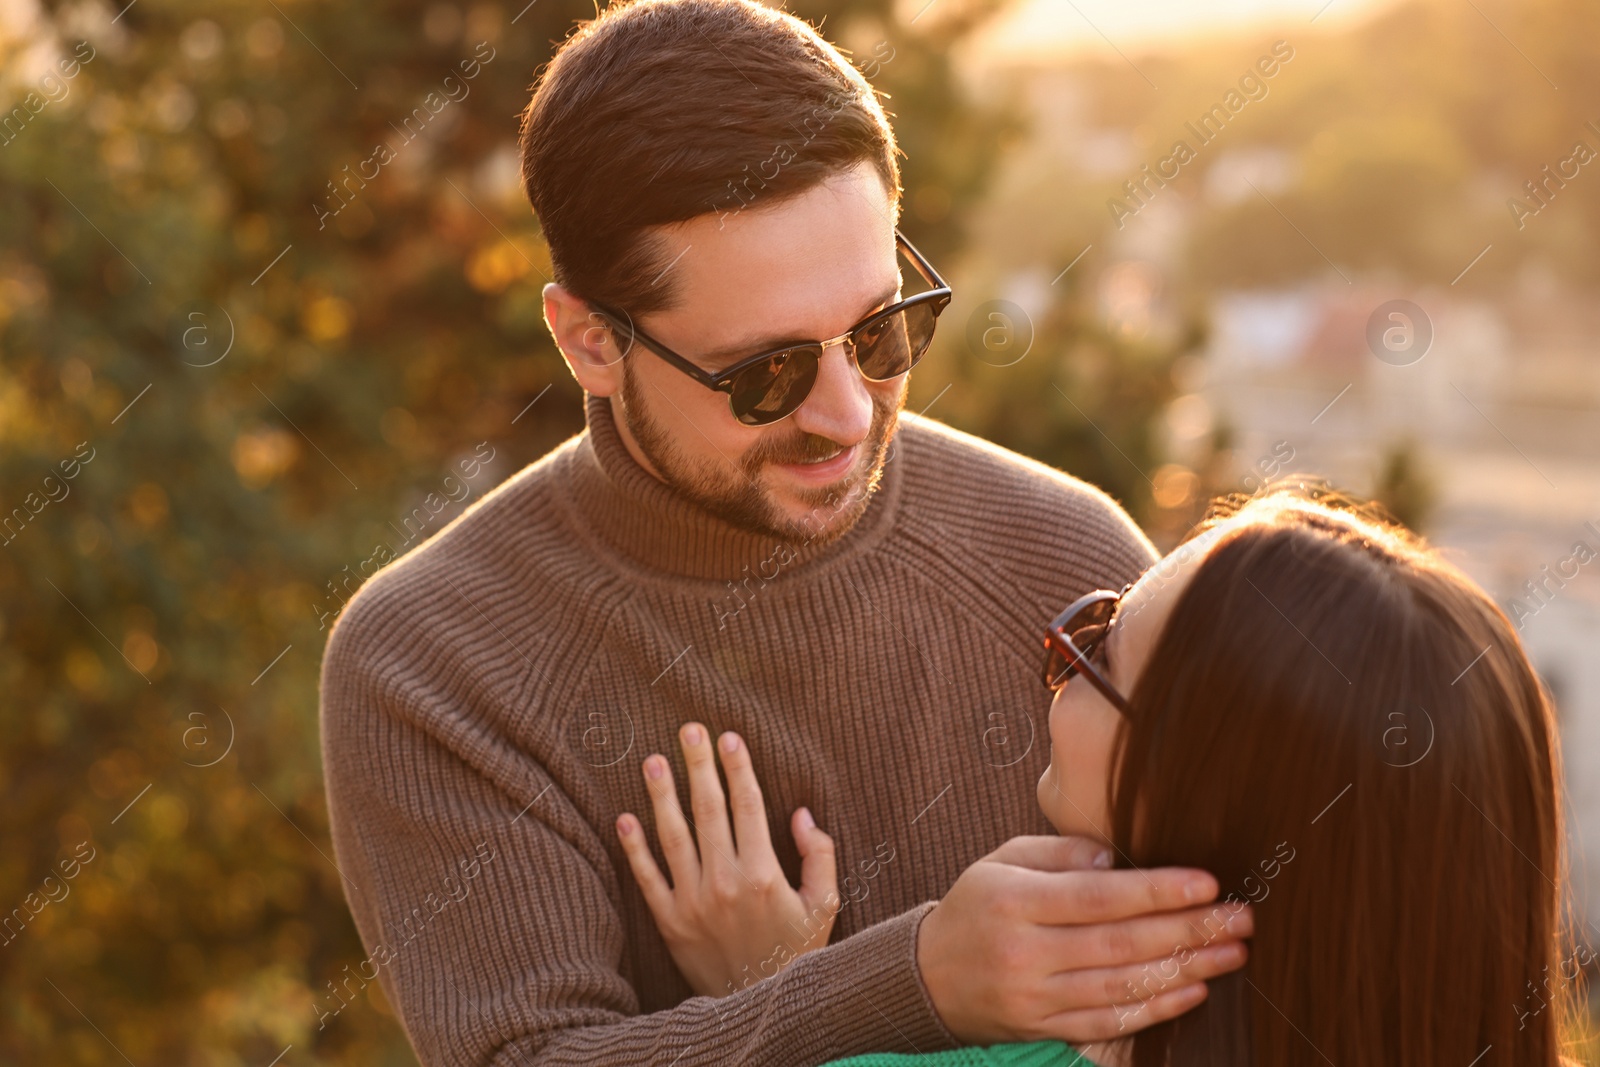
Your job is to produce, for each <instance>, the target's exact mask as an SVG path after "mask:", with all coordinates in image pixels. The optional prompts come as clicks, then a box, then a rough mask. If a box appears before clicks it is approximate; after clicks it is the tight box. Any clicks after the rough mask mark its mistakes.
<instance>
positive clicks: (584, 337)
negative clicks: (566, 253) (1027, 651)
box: [544, 282, 622, 396]
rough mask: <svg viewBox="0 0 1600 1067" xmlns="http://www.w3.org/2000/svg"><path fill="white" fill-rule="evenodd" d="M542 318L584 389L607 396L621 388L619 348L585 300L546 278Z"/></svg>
mask: <svg viewBox="0 0 1600 1067" xmlns="http://www.w3.org/2000/svg"><path fill="white" fill-rule="evenodd" d="M544 321H545V325H546V326H548V327H550V336H552V337H554V338H555V342H556V347H557V348H559V349H561V355H562V358H564V359H565V360H566V361H567V368H568V369H569V370H571V371H572V376H573V377H574V378H576V379H577V380H578V384H579V385H581V386H582V387H583V389H584V391H585V392H587V393H592V394H594V395H595V396H610V395H611V394H613V393H615V392H616V391H617V390H619V389H621V388H622V360H621V354H622V349H621V348H620V347H619V346H618V344H617V339H616V336H615V335H614V334H613V333H612V331H611V329H610V328H609V327H608V326H607V325H606V324H605V322H604V320H602V319H601V318H600V316H599V315H598V314H596V313H595V311H594V309H593V308H591V307H590V306H589V304H588V302H587V301H585V300H583V299H581V298H580V297H578V296H577V295H576V294H574V293H573V292H572V291H571V290H569V289H567V288H566V287H564V286H562V285H560V284H559V283H557V282H549V283H548V284H546V285H545V287H544Z"/></svg>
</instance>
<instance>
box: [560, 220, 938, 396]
mask: <svg viewBox="0 0 1600 1067" xmlns="http://www.w3.org/2000/svg"><path fill="white" fill-rule="evenodd" d="M894 239H895V243H896V245H898V246H899V247H900V248H902V249H904V250H905V252H906V255H907V256H908V257H909V258H910V259H911V262H912V263H913V264H914V265H915V266H916V268H917V272H918V273H919V274H921V275H922V277H923V279H924V280H926V281H927V283H928V284H929V285H932V286H933V287H934V288H932V289H930V290H928V291H927V292H925V293H918V294H917V295H916V296H912V297H908V298H907V299H905V300H901V301H899V302H898V303H894V304H890V305H889V306H888V307H886V308H883V309H882V310H879V311H875V312H873V313H872V314H871V315H868V316H867V317H866V318H864V319H862V320H861V321H860V322H858V323H856V324H855V325H854V326H852V327H850V329H848V330H846V331H845V332H844V333H842V334H840V335H839V336H838V337H830V338H828V339H827V340H826V341H797V342H794V343H792V344H785V345H783V346H781V347H778V348H774V349H771V350H770V351H766V352H761V353H758V354H757V355H753V356H749V357H748V358H745V359H741V360H739V361H737V362H736V363H734V364H733V365H732V366H730V367H729V368H728V369H727V370H724V371H722V372H721V373H718V374H712V373H711V372H709V371H707V370H704V369H703V368H701V367H700V366H698V365H697V364H695V363H693V362H691V361H690V360H689V359H687V358H686V357H684V356H681V355H679V354H678V353H676V352H674V351H673V350H672V349H670V348H668V347H667V346H666V345H664V344H662V343H661V342H660V341H657V340H656V339H655V338H653V337H651V336H650V335H649V334H647V333H645V332H644V331H643V330H641V329H639V327H637V326H635V325H634V324H633V319H632V318H631V317H630V316H629V315H628V314H627V313H626V312H624V311H622V310H620V309H618V308H613V307H610V306H608V305H605V304H601V303H598V302H597V301H593V300H591V301H589V306H590V307H592V308H593V309H594V310H595V313H596V314H597V315H599V316H600V318H601V319H602V320H603V321H604V322H606V323H607V325H609V326H610V327H611V328H612V329H613V330H616V331H618V332H619V333H620V334H621V335H622V336H623V337H624V338H625V343H624V346H623V354H624V355H626V354H627V350H628V349H629V348H631V347H632V343H633V339H634V338H638V340H639V341H640V343H642V344H643V345H644V346H645V347H646V348H648V349H650V350H651V351H652V352H654V353H655V354H656V355H658V356H660V357H661V358H662V359H664V360H666V361H667V363H669V364H671V365H672V366H674V367H676V368H677V369H678V370H681V371H682V372H683V373H685V374H687V375H688V376H689V377H691V378H693V379H694V380H695V381H697V382H699V383H700V384H701V385H703V386H705V387H706V388H707V389H714V390H716V391H717V392H720V393H727V394H728V406H729V407H730V408H731V409H732V410H733V417H734V418H736V419H738V420H739V421H740V422H741V423H743V424H744V425H746V426H765V425H767V424H768V423H772V422H777V421H778V420H779V419H782V418H786V417H787V416H789V415H792V414H794V412H795V411H796V409H798V408H799V407H800V405H801V404H803V403H805V400H806V397H808V396H810V395H811V388H812V386H814V385H815V384H816V382H817V366H818V364H819V363H820V362H821V361H822V354H823V352H824V351H826V349H827V347H828V346H829V345H834V344H840V343H843V344H845V345H846V346H847V348H848V350H849V352H850V354H851V355H852V356H853V357H854V358H855V364H856V370H858V371H860V372H861V376H862V377H863V378H865V379H867V380H868V381H871V382H886V381H888V380H889V379H891V378H897V377H899V376H900V375H902V374H904V373H906V371H908V370H910V369H911V368H912V367H914V366H916V363H917V361H918V360H919V359H921V358H922V356H923V354H924V353H925V352H927V351H928V345H929V344H930V343H931V342H932V341H933V328H934V325H935V324H936V323H937V321H938V318H939V313H940V312H942V311H943V310H944V309H945V308H946V307H948V306H949V304H950V297H951V293H950V287H949V286H948V285H946V284H945V281H944V279H943V278H941V277H939V272H938V271H936V270H934V269H933V264H931V263H929V262H928V261H927V260H926V259H924V258H923V255H922V253H921V252H918V251H917V250H916V249H915V248H913V247H912V245H911V242H910V241H908V240H906V238H905V235H904V234H902V233H901V232H900V231H899V230H898V229H897V230H895V232H894Z"/></svg>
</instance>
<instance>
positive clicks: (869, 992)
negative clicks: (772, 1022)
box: [796, 900, 961, 1052]
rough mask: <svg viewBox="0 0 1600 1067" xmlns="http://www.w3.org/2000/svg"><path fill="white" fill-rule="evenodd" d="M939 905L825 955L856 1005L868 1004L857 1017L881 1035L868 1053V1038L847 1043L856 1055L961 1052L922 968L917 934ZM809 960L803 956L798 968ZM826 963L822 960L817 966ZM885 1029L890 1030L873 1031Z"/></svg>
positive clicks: (873, 1040) (879, 926)
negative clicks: (888, 1051)
mask: <svg viewBox="0 0 1600 1067" xmlns="http://www.w3.org/2000/svg"><path fill="white" fill-rule="evenodd" d="M935 903H937V902H936V901H931V900H930V901H926V902H924V903H922V904H919V905H917V906H916V907H914V908H911V909H910V910H908V911H905V912H902V913H901V914H899V915H895V916H892V917H890V918H888V919H885V920H883V921H882V922H880V923H878V924H877V925H876V926H869V927H868V928H867V929H865V930H861V931H858V932H857V933H856V934H855V935H853V936H851V937H848V938H846V939H845V940H843V941H841V942H839V943H837V944H836V945H833V946H831V951H829V952H828V953H825V954H822V955H825V956H827V957H830V958H829V959H828V961H827V967H828V970H829V971H830V972H833V973H836V974H839V975H840V976H841V977H843V978H844V980H845V982H846V983H847V985H848V987H849V988H850V989H851V990H852V997H851V999H855V997H859V998H861V999H862V1000H865V1001H866V1004H867V1011H866V1012H865V1013H862V1012H860V1009H859V1007H858V1008H857V1010H856V1012H854V1013H852V1014H854V1015H855V1016H856V1017H857V1018H860V1019H861V1020H862V1022H863V1023H864V1024H865V1025H866V1026H867V1027H868V1028H869V1029H876V1030H878V1031H880V1032H879V1033H878V1034H877V1035H876V1036H875V1037H873V1038H871V1039H869V1042H868V1043H867V1044H868V1045H869V1046H870V1047H867V1048H863V1047H862V1046H861V1045H859V1044H857V1041H858V1040H859V1038H860V1037H861V1036H864V1035H851V1036H850V1037H846V1039H845V1040H846V1043H847V1044H856V1045H857V1048H856V1049H855V1050H853V1051H884V1050H886V1049H890V1048H893V1049H895V1050H896V1051H901V1052H936V1051H942V1050H945V1049H952V1048H956V1047H958V1046H960V1044H961V1042H960V1041H959V1040H957V1039H956V1037H955V1036H954V1035H953V1034H951V1033H950V1031H949V1030H948V1029H946V1028H945V1025H944V1021H943V1020H942V1019H940V1018H939V1012H938V1009H936V1008H935V1007H934V1005H933V998H932V997H930V996H929V995H928V987H927V985H926V984H925V983H924V982H923V980H922V972H921V971H920V970H919V969H918V967H917V931H918V929H920V928H921V926H922V919H923V917H924V916H926V915H927V914H928V912H930V911H932V910H933V908H934V905H935ZM805 959H806V957H804V956H802V957H801V958H800V960H798V961H796V962H797V963H799V962H803V961H804V960H805ZM821 959H822V956H818V957H817V960H818V962H821ZM839 1007H840V1008H843V1007H844V1005H842V1004H841V1005H839ZM836 1018H837V1017H836ZM881 1023H887V1024H888V1025H887V1027H884V1026H881V1025H878V1026H875V1025H874V1024H881ZM852 1038H855V1039H857V1040H852Z"/></svg>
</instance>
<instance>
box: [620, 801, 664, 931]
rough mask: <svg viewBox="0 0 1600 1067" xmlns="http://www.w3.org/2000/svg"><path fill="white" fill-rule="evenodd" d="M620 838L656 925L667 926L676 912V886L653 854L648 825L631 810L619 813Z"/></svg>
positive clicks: (623, 850) (624, 852) (635, 879)
mask: <svg viewBox="0 0 1600 1067" xmlns="http://www.w3.org/2000/svg"><path fill="white" fill-rule="evenodd" d="M617 837H618V839H620V840H621V841H622V852H623V854H624V855H626V856H627V857H628V866H629V867H630V868H631V869H632V870H633V878H634V881H636V882H638V883H639V889H640V891H641V892H643V893H644V902H645V903H646V904H647V905H649V907H650V914H652V915H654V916H655V917H656V926H658V927H664V926H665V925H666V923H667V922H668V921H669V920H670V919H671V917H672V915H673V901H672V887H671V886H670V885H668V884H667V879H666V877H665V876H664V875H663V874H662V873H661V868H659V867H657V866H656V861H655V857H654V856H652V855H650V843H649V842H648V841H646V840H645V837H644V827H643V826H641V825H639V820H638V819H636V818H634V817H633V816H632V815H631V814H629V813H628V812H623V813H622V814H621V815H619V816H617Z"/></svg>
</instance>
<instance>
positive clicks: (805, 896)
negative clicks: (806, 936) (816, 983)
mask: <svg viewBox="0 0 1600 1067" xmlns="http://www.w3.org/2000/svg"><path fill="white" fill-rule="evenodd" d="M790 827H791V829H793V830H794V842H795V844H796V845H797V846H799V848H800V903H801V904H803V905H805V909H806V918H805V923H806V929H807V930H808V931H809V930H813V929H822V928H823V927H822V926H819V925H818V924H825V925H826V927H827V928H829V929H831V928H832V925H833V917H834V915H836V914H838V911H839V908H840V907H842V906H843V905H842V904H841V902H840V900H839V867H838V860H837V858H836V856H835V853H834V848H833V838H831V837H829V836H828V835H827V834H825V833H823V832H822V830H821V829H820V828H819V827H818V826H817V823H816V820H815V819H813V818H812V817H811V809H809V808H800V809H798V810H797V811H796V812H795V813H794V817H793V818H792V819H790ZM825 941H826V939H824V942H825Z"/></svg>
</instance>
